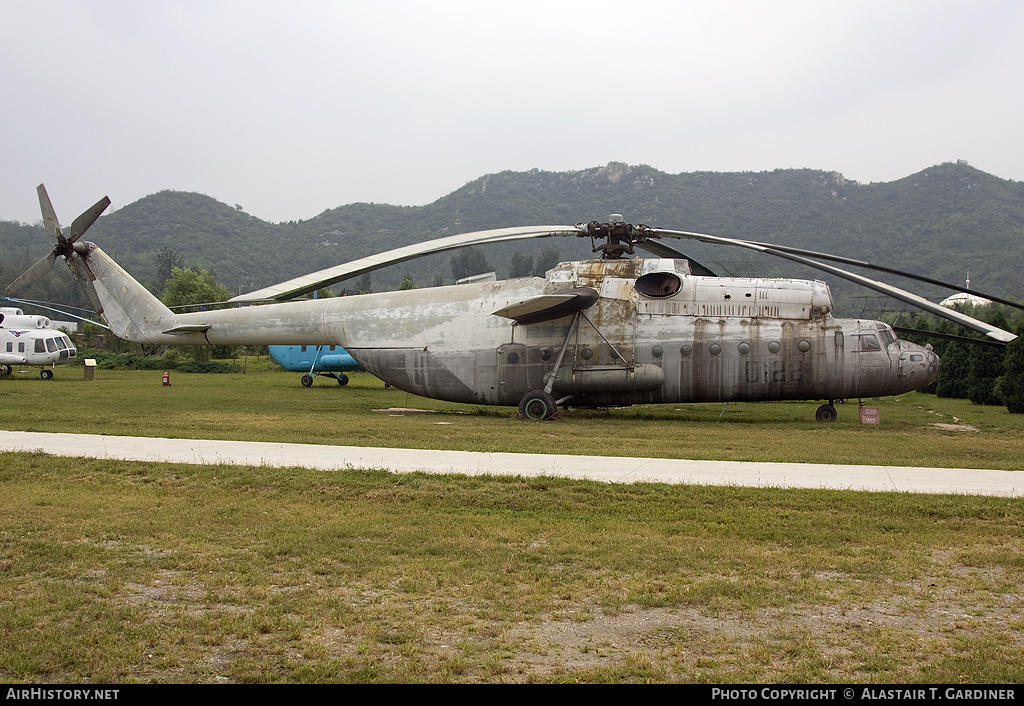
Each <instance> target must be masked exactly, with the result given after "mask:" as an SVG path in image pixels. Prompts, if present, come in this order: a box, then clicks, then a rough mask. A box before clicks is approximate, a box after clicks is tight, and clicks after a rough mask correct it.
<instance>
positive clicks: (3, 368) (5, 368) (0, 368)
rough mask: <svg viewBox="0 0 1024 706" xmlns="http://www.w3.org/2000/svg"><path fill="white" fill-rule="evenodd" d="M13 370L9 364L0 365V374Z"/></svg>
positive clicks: (6, 373) (8, 373)
mask: <svg viewBox="0 0 1024 706" xmlns="http://www.w3.org/2000/svg"><path fill="white" fill-rule="evenodd" d="M12 372H14V368H12V367H11V366H9V365H0V375H10V374H11V373H12Z"/></svg>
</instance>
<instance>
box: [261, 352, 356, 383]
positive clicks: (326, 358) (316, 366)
mask: <svg viewBox="0 0 1024 706" xmlns="http://www.w3.org/2000/svg"><path fill="white" fill-rule="evenodd" d="M267 348H268V350H269V351H270V357H271V358H273V359H274V360H275V361H276V362H277V364H278V365H280V366H281V367H282V368H284V369H285V370H290V371H292V372H298V373H305V374H304V375H303V376H302V386H303V387H310V386H311V385H312V384H313V378H315V377H317V376H318V375H326V376H327V377H332V378H334V379H335V380H337V381H338V384H339V385H347V384H348V375H346V374H345V373H346V372H351V371H353V370H362V368H360V367H359V363H357V362H356V359H355V358H353V357H352V356H351V355H349V354H348V351H346V350H345V349H344V348H342V347H341V346H267Z"/></svg>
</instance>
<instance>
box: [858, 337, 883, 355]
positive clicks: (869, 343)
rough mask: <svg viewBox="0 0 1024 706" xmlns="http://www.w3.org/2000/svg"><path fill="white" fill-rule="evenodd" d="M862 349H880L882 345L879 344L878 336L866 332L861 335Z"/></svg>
mask: <svg viewBox="0 0 1024 706" xmlns="http://www.w3.org/2000/svg"><path fill="white" fill-rule="evenodd" d="M860 349H861V350H862V351H880V350H882V346H880V345H879V343H878V337H877V336H875V335H874V334H872V333H866V334H864V335H862V336H861V337H860Z"/></svg>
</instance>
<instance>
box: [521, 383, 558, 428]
mask: <svg viewBox="0 0 1024 706" xmlns="http://www.w3.org/2000/svg"><path fill="white" fill-rule="evenodd" d="M557 412H558V406H557V405H556V404H555V398H554V397H552V396H551V395H549V394H548V393H546V392H544V391H543V390H534V391H532V392H527V393H526V395H524V396H523V399H522V400H521V401H520V402H519V413H520V414H521V415H523V416H524V417H526V418H527V419H529V420H530V421H531V422H542V421H544V420H545V419H551V417H553V416H555V414H556V413H557Z"/></svg>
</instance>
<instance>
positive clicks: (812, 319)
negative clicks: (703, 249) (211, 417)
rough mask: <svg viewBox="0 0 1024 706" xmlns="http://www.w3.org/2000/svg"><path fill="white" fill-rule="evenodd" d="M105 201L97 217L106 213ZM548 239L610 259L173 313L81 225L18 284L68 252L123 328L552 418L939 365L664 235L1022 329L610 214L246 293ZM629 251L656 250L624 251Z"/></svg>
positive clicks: (763, 393) (447, 243)
mask: <svg viewBox="0 0 1024 706" xmlns="http://www.w3.org/2000/svg"><path fill="white" fill-rule="evenodd" d="M39 198H40V203H41V205H42V208H43V212H44V218H45V214H46V213H47V212H49V213H52V212H53V209H52V207H51V206H50V205H49V198H48V197H47V196H46V191H45V189H44V188H43V187H42V185H40V187H39ZM104 201H105V200H101V201H100V202H99V203H97V205H96V206H94V207H93V209H90V211H87V212H86V213H87V214H91V213H93V212H95V210H96V209H97V208H99V207H100V206H101V205H103V206H104V207H105V204H104ZM100 210H101V211H102V208H100ZM84 217H85V215H83V216H82V217H80V219H81V218H84ZM54 220H55V218H54ZM77 222H78V221H77V220H76V223H77ZM77 235H81V233H78V234H77ZM555 236H575V237H590V238H592V239H593V241H594V250H595V252H596V253H600V256H601V257H600V258H599V259H595V260H584V261H577V262H563V263H561V264H559V265H558V266H557V267H555V268H553V269H552V270H550V271H548V272H547V275H546V277H544V278H537V277H532V278H522V279H510V280H504V281H496V282H484V283H478V284H467V285H456V286H449V287H436V288H431V289H419V290H409V291H398V292H383V293H379V294H369V295H363V296H355V297H337V298H327V299H313V300H303V301H292V302H283V303H271V304H265V305H262V306H243V307H240V308H234V309H222V310H216V311H204V312H195V313H184V314H175V313H173V312H172V311H170V310H169V309H168V308H167V307H165V306H164V305H163V304H162V303H161V302H160V301H159V300H158V299H157V298H156V297H154V296H153V295H152V294H151V293H150V292H149V291H147V290H146V289H145V288H144V287H142V286H141V285H140V284H139V283H138V282H136V281H135V280H134V279H133V278H132V277H131V276H130V275H129V274H128V273H127V272H125V271H124V270H123V269H122V268H121V267H120V266H119V265H118V264H117V263H116V262H114V261H113V260H112V259H111V258H110V257H109V256H108V255H106V254H105V253H104V252H103V251H102V250H101V249H100V248H99V247H97V246H96V245H95V244H93V243H89V242H84V241H79V240H78V239H77V236H76V235H73V236H72V237H71V238H63V236H62V235H61V234H60V229H59V227H58V228H57V236H56V237H57V239H58V246H57V248H56V249H55V250H54V252H53V253H51V254H50V255H48V256H47V257H46V258H44V259H43V260H41V261H40V263H37V265H36V266H34V267H33V268H32V269H31V270H30V271H29V273H26V275H23V277H22V278H19V280H18V282H17V283H18V284H24V283H26V282H25V281H24V280H26V279H28V280H29V281H30V279H32V278H34V277H36V276H40V275H41V274H42V273H44V272H45V271H46V270H48V266H47V262H48V263H49V264H50V265H52V262H53V259H54V258H55V257H56V256H57V255H61V256H63V257H64V258H65V259H66V260H67V262H68V264H69V266H70V268H71V271H72V272H73V273H74V276H75V278H76V279H77V281H78V282H79V284H80V285H81V286H82V288H83V290H84V291H85V293H86V294H87V296H88V298H89V300H90V302H91V303H92V306H93V307H94V308H95V309H96V311H97V313H99V314H100V316H101V317H103V319H104V320H105V321H106V322H107V324H108V325H109V326H110V328H111V330H112V332H113V333H114V334H116V335H118V336H120V337H122V338H126V339H128V340H131V341H136V342H139V343H144V344H161V345H177V344H181V345H197V344H198V345H204V344H212V345H235V344H285V345H288V344H291V345H295V344H304V345H338V346H343V347H344V348H345V349H346V350H347V351H348V352H349V353H350V354H351V355H352V356H353V357H354V358H355V359H356V361H358V363H359V364H360V366H361V367H362V368H363V369H364V370H366V371H368V372H370V373H372V374H374V375H375V376H377V377H379V378H380V379H381V380H383V381H384V382H385V383H388V384H390V385H392V386H394V387H397V388H399V389H402V390H406V391H408V392H411V393H414V394H417V395H422V396H424V397H431V398H436V399H442V400H448V401H452V402H466V403H475V404H483V405H508V406H518V407H519V410H520V412H521V413H522V414H523V416H524V417H526V418H527V419H531V420H543V419H549V418H550V417H552V416H553V415H555V413H556V412H557V409H558V406H559V405H566V406H572V407H587V406H613V405H632V404H660V403H669V402H671V403H678V402H731V401H741V400H742V401H758V400H824V401H826V402H825V404H822V405H821V406H820V407H819V408H818V411H817V415H816V417H817V419H818V420H819V421H833V420H835V418H836V409H835V407H834V404H833V403H834V401H835V400H837V399H845V398H863V397H874V396H884V395H896V394H900V393H903V392H907V391H910V390H916V389H919V388H921V387H924V386H925V385H928V384H929V383H930V382H932V381H933V380H935V378H936V376H937V375H938V366H939V359H938V357H937V356H936V355H935V354H934V353H933V352H932V350H931V349H930V347H923V346H920V345H917V344H914V343H910V342H908V341H903V340H900V339H899V338H898V337H897V336H896V334H895V332H894V331H893V329H892V327H890V326H889V325H888V324H885V323H883V322H880V321H872V320H866V319H839V318H835V317H833V316H832V314H831V312H832V308H833V305H832V298H831V294H830V292H829V289H828V286H827V285H826V284H825V283H824V282H821V281H811V280H800V279H786V278H737V277H717V276H714V274H713V273H712V272H710V270H707V268H704V267H703V266H701V265H700V264H699V263H696V262H694V261H693V260H691V259H690V258H686V257H685V255H682V253H679V252H678V251H675V250H674V249H672V248H670V247H669V246H667V245H666V244H665V243H664V242H663V241H664V240H665V239H669V238H675V239H687V238H689V239H698V240H704V241H707V242H723V243H727V244H730V245H739V246H741V247H747V248H752V249H755V250H760V251H763V252H768V253H770V254H778V255H780V256H784V257H789V258H790V259H797V260H800V261H805V262H807V263H809V264H813V265H815V266H820V267H823V268H825V269H826V270H827V271H830V272H833V273H842V274H841V275H840V276H844V277H846V278H848V279H854V280H855V281H858V282H860V283H861V284H865V286H871V287H872V288H875V289H880V290H881V291H885V292H886V293H887V294H889V295H890V296H894V297H897V298H899V299H902V300H904V301H909V302H911V303H914V304H915V305H918V306H921V307H922V308H924V309H926V310H928V311H932V312H934V313H936V314H939V315H940V316H944V317H945V318H948V319H952V320H954V321H956V322H957V323H960V324H962V325H964V326H967V327H969V328H971V329H973V330H976V331H980V332H983V333H985V334H986V335H987V336H989V337H991V338H993V339H996V340H998V341H1001V342H1006V341H1009V340H1012V339H1013V338H1015V336H1014V335H1013V334H1011V333H1009V332H1006V331H1003V330H1001V329H998V328H996V327H993V326H990V325H988V324H986V323H984V322H981V321H978V320H976V319H973V318H971V317H969V316H966V315H964V314H961V313H959V312H955V311H950V310H947V309H944V308H942V307H939V306H938V305H935V304H932V303H931V302H928V301H927V300H925V299H922V298H920V297H917V296H916V295H913V294H911V293H909V292H905V291H903V290H900V289H897V288H895V287H890V286H889V285H885V284H882V283H879V282H875V281H874V280H870V279H868V278H864V277H861V276H860V275H855V274H852V273H848V272H845V271H844V270H839V269H838V268H834V267H831V266H827V265H821V264H820V263H816V262H812V261H811V260H807V259H806V257H805V256H804V255H801V254H798V251H793V250H789V251H787V252H784V251H783V250H784V249H782V248H778V247H776V246H769V245H765V244H761V243H753V242H749V241H735V240H730V239H726V238H719V237H715V236H709V235H703V234H697V233H687V232H684V231H670V230H663V229H653V228H647V227H644V226H633V225H630V224H627V223H625V222H623V221H622V219H621V218H620V217H618V216H613V217H612V218H611V219H610V222H609V223H597V222H591V223H587V224H580V225H575V226H537V227H525V228H505V229H499V230H492V231H480V232H477V233H465V234H461V235H457V236H451V237H448V238H442V239H439V240H435V241H431V242H428V243H423V244H420V245H413V246H407V247H404V248H399V249H397V250H393V251H391V252H388V253H383V254H380V255H374V256H371V257H368V258H363V259H361V260H357V261H354V262H351V263H347V264H345V265H340V266H338V267H335V268H330V269H329V270H324V271H321V272H318V273H314V274H313V275H307V276H305V277H301V278H298V279H296V280H291V281H290V282H287V283H284V284H282V285H278V286H275V287H271V288H268V289H266V290H260V291H259V292H254V293H251V294H250V295H245V296H243V297H240V298H238V299H239V300H245V299H248V300H255V299H264V298H268V297H269V298H272V299H278V300H281V299H288V298H291V297H294V296H297V295H299V294H302V293H304V292H309V291H312V290H314V289H316V288H317V287H320V286H324V285H326V284H330V283H333V282H337V281H340V280H342V279H346V278H348V277H355V276H359V275H360V274H362V273H364V272H368V271H372V270H374V269H378V268H380V267H385V266H388V265H391V264H395V263H396V262H402V261H405V260H408V259H411V258H412V257H417V256H421V255H424V254H430V253H435V252H442V251H445V250H450V249H453V248H456V247H464V246H467V245H478V244H486V243H494V242H503V241H509V240H519V239H525V238H535V237H555ZM635 247H642V248H645V249H647V250H649V251H651V252H653V253H655V254H656V255H658V257H656V258H652V259H644V258H628V257H627V256H628V255H632V254H634V251H635V250H634V249H635ZM819 257H822V258H824V257H830V256H824V255H820V256H819ZM30 273H32V277H31V278H29V274H30Z"/></svg>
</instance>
